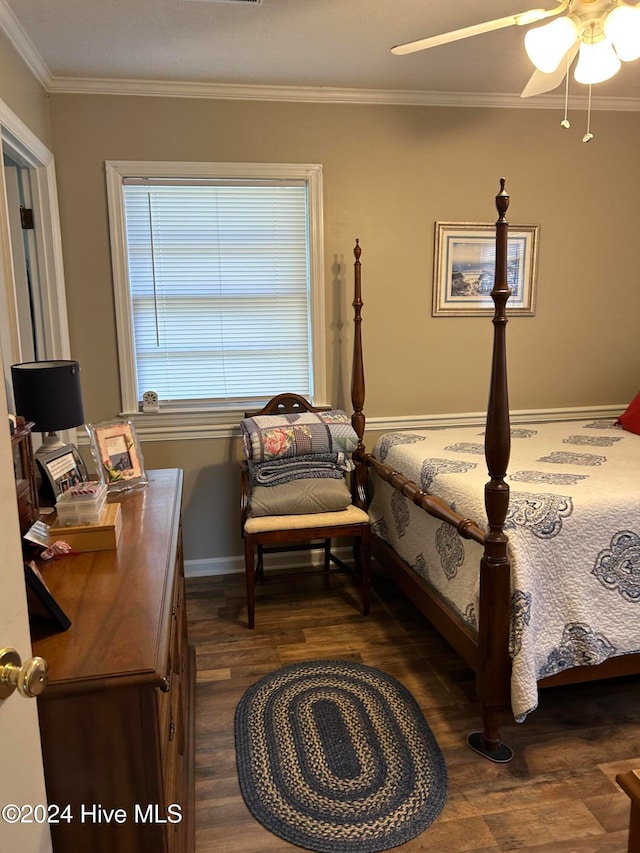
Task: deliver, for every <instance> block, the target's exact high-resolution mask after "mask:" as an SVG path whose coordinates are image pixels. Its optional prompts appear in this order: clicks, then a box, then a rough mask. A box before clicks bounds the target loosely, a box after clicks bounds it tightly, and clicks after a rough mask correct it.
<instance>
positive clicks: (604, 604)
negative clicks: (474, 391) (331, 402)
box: [370, 420, 640, 721]
mask: <svg viewBox="0 0 640 853" xmlns="http://www.w3.org/2000/svg"><path fill="white" fill-rule="evenodd" d="M511 436H512V439H511V461H510V463H509V472H510V474H509V476H508V477H507V482H508V483H509V487H510V492H511V494H510V504H509V512H508V515H507V523H506V532H507V534H508V536H509V549H510V555H511V560H512V615H511V638H510V651H511V656H512V660H513V672H512V679H511V705H512V710H513V714H514V716H515V718H516V720H518V721H522V720H523V719H524V718H525V717H526V715H527V714H528V713H530V712H531V711H533V710H534V709H535V708H536V706H537V704H538V690H537V681H538V680H540V679H542V678H544V677H545V676H547V675H553V674H554V673H556V672H559V671H560V670H563V669H568V668H570V667H573V666H579V665H589V664H597V663H600V662H602V661H603V660H605V659H606V658H609V657H613V656H616V655H624V654H629V653H632V652H638V651H640V436H638V435H634V434H632V433H629V432H625V431H624V430H622V429H621V428H620V427H616V426H614V423H613V421H612V420H590V421H571V422H562V423H542V424H532V425H519V426H517V427H512V429H511ZM374 455H375V456H376V457H377V458H378V459H380V460H381V461H383V462H386V464H387V465H390V466H391V467H392V468H393V469H394V470H397V471H399V472H401V473H402V474H404V476H405V477H408V478H409V479H410V480H413V481H414V482H415V483H417V484H419V485H420V487H421V488H422V489H423V490H424V491H426V492H429V493H430V494H432V495H436V496H437V497H439V498H441V499H443V500H444V501H446V502H447V503H448V504H449V505H450V506H452V507H453V508H454V509H455V510H456V512H458V513H459V514H460V515H462V516H464V517H466V518H472V519H474V520H475V521H476V522H477V523H478V526H479V527H480V528H481V529H483V530H486V529H487V522H486V512H485V508H484V486H485V484H486V483H487V481H488V480H489V477H488V474H487V466H486V462H485V459H484V430H483V429H481V428H478V427H464V428H457V427H456V428H452V429H430V430H424V431H420V432H412V433H409V432H397V433H388V434H387V435H385V436H383V438H381V439H380V440H379V441H378V442H377V444H376V446H375V449H374ZM372 488H373V499H372V503H371V507H370V516H371V521H372V525H373V528H372V529H373V531H374V532H375V533H376V534H377V535H378V536H380V537H381V538H382V539H384V540H385V541H386V542H388V543H389V544H390V545H391V546H392V547H393V549H394V550H395V551H396V552H397V553H398V554H399V555H400V556H401V557H402V558H403V559H404V560H405V562H407V563H408V564H409V565H410V566H411V567H413V569H414V570H415V571H416V572H417V573H418V574H419V575H421V576H422V577H423V578H425V579H426V580H428V581H429V582H430V583H431V584H432V585H433V586H435V587H436V588H437V589H438V590H439V592H440V593H441V595H442V596H443V597H444V598H445V599H446V600H447V601H448V602H449V604H450V605H451V606H452V607H453V609H454V610H456V611H457V612H458V613H459V614H460V616H461V617H462V618H463V619H464V620H465V621H466V622H467V623H468V624H469V625H470V626H472V627H473V628H477V619H476V614H477V609H478V584H479V565H480V559H481V557H482V547H481V546H480V545H479V544H477V543H476V542H472V541H468V540H463V539H461V538H460V537H459V536H458V534H457V533H456V532H455V530H454V529H453V528H452V527H450V526H449V525H447V524H445V523H443V522H440V521H437V520H436V519H433V518H431V517H430V516H428V515H427V513H426V512H424V510H421V509H419V508H418V507H417V506H415V504H413V502H412V501H410V500H409V499H408V498H406V497H404V496H403V495H402V494H400V493H399V492H397V491H396V490H394V489H393V488H392V487H391V486H390V485H389V484H388V483H385V482H383V481H382V480H380V479H379V478H377V477H376V476H375V474H372Z"/></svg>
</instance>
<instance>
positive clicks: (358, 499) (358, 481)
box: [351, 239, 367, 509]
mask: <svg viewBox="0 0 640 853" xmlns="http://www.w3.org/2000/svg"><path fill="white" fill-rule="evenodd" d="M353 254H354V256H355V263H354V277H353V303H352V305H353V311H354V319H353V324H354V329H353V362H352V366H351V405H352V409H353V411H352V415H351V425H352V426H353V428H354V430H355V431H356V434H357V436H358V447H357V449H356V451H355V454H354V456H355V459H356V470H355V476H354V478H353V503H354V504H355V505H356V506H358V507H360V508H361V509H365V508H366V502H367V501H366V478H367V467H366V465H364V464H360V462H359V461H358V460H359V458H360V456H361V454H362V453H363V452H364V443H363V437H364V430H365V422H366V419H365V415H364V411H363V407H364V394H365V386H364V359H363V353H362V305H363V302H362V282H361V278H360V274H361V266H360V255H361V254H362V249H361V248H360V241H359V240H358V239H356V245H355V247H354V249H353Z"/></svg>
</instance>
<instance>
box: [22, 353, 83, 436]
mask: <svg viewBox="0 0 640 853" xmlns="http://www.w3.org/2000/svg"><path fill="white" fill-rule="evenodd" d="M11 378H12V380H13V394H14V398H15V403H16V414H17V415H22V416H23V417H24V418H25V420H26V421H33V423H34V430H35V431H36V432H57V431H58V430H62V429H72V428H73V427H77V426H80V424H83V423H84V410H83V408H82V389H81V387H80V365H79V364H78V362H77V361H25V362H23V363H22V364H13V365H11Z"/></svg>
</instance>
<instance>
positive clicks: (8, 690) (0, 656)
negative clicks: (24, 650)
mask: <svg viewBox="0 0 640 853" xmlns="http://www.w3.org/2000/svg"><path fill="white" fill-rule="evenodd" d="M48 680H49V664H48V663H47V662H46V660H45V659H44V658H40V657H33V658H29V660H27V661H25V662H24V664H23V663H22V659H21V657H20V655H19V654H18V652H17V651H16V650H15V649H0V699H8V698H9V696H11V694H12V693H13V691H14V690H16V689H17V690H18V693H19V694H20V695H21V696H24V697H25V698H31V697H33V696H38V695H39V694H40V693H42V691H43V690H44V688H45V687H46V686H47V681H48Z"/></svg>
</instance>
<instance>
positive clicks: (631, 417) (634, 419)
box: [616, 392, 640, 435]
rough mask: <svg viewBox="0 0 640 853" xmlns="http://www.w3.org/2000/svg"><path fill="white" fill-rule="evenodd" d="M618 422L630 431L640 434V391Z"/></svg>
mask: <svg viewBox="0 0 640 853" xmlns="http://www.w3.org/2000/svg"><path fill="white" fill-rule="evenodd" d="M616 424H620V426H621V427H622V428H623V429H626V430H628V431H629V432H635V433H636V434H637V435H640V392H639V393H638V394H636V396H635V397H634V398H633V400H632V401H631V402H630V403H629V405H628V406H627V410H626V411H625V413H624V414H622V415H620V417H619V418H618V420H617V421H616Z"/></svg>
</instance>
